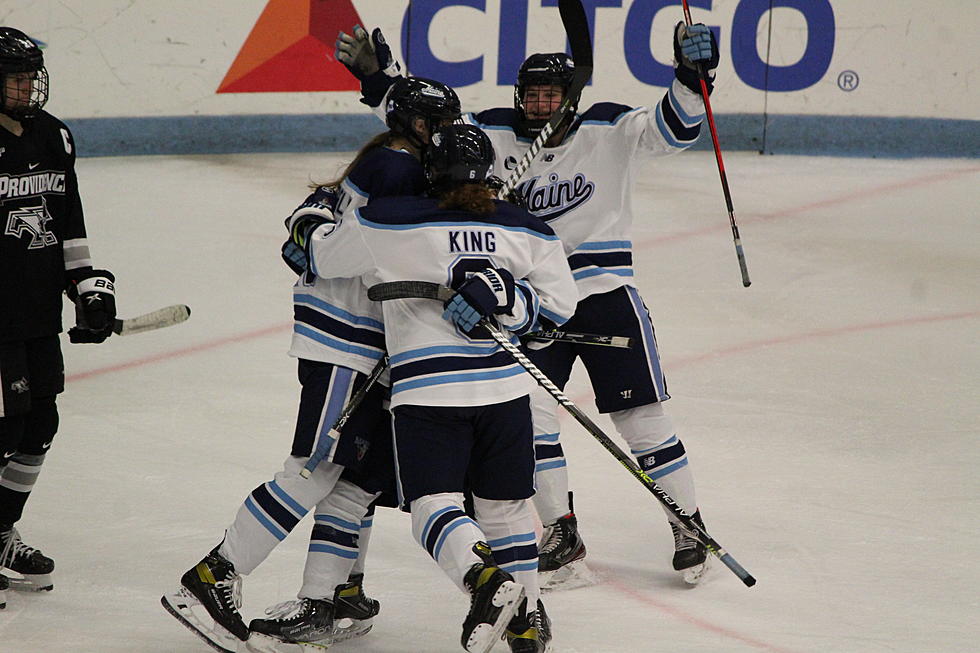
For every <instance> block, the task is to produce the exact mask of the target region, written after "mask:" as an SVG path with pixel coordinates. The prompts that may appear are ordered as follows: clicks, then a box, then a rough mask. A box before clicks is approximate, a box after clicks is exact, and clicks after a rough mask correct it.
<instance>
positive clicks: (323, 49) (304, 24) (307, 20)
mask: <svg viewBox="0 0 980 653" xmlns="http://www.w3.org/2000/svg"><path fill="white" fill-rule="evenodd" d="M359 24H361V18H360V16H358V14H357V10H356V9H355V8H354V5H353V4H352V2H351V0H331V1H330V2H324V1H323V0H270V1H269V3H268V4H267V5H266V6H265V9H264V10H263V11H262V14H261V15H260V16H259V19H258V21H256V23H255V27H253V28H252V31H251V33H249V35H248V38H247V39H245V43H244V44H243V45H242V48H241V50H240V51H239V52H238V56H237V57H236V58H235V61H234V63H232V64H231V68H229V69H228V72H227V74H225V78H224V79H223V80H222V81H221V84H220V85H219V86H218V90H217V92H218V93H270V92H280V93H281V92H286V93H289V92H305V91H357V90H359V89H360V85H359V83H358V81H357V79H355V78H354V76H353V75H351V74H350V72H348V70H347V69H346V68H345V67H344V65H343V64H342V63H340V62H339V61H337V60H336V59H334V56H333V52H334V45H333V44H334V41H336V40H337V32H340V31H344V32H347V33H350V31H351V29H353V27H354V25H359Z"/></svg>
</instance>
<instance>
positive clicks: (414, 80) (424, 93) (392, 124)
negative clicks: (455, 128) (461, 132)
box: [385, 77, 460, 148]
mask: <svg viewBox="0 0 980 653" xmlns="http://www.w3.org/2000/svg"><path fill="white" fill-rule="evenodd" d="M459 114H460V104H459V97H458V96H457V95H456V91H454V90H453V89H451V88H449V87H448V86H446V85H445V84H443V83H442V82H437V81H435V80H433V79H425V78H424V77H403V78H401V79H399V80H398V81H397V82H395V84H394V86H392V88H391V91H390V92H389V93H388V102H387V104H386V105H385V122H386V123H387V124H388V128H389V129H391V130H392V131H394V132H396V133H398V134H400V135H402V136H404V137H405V138H407V139H408V140H409V141H410V142H411V143H413V144H414V145H415V146H416V147H419V148H424V147H425V143H423V142H422V140H421V139H420V138H419V137H418V134H416V133H415V129H413V127H412V122H413V121H414V119H415V118H422V119H423V120H425V123H426V125H427V126H428V128H429V133H430V134H431V133H432V132H433V131H434V129H435V127H436V126H437V125H439V124H440V123H443V122H452V121H454V120H457V119H458V118H459Z"/></svg>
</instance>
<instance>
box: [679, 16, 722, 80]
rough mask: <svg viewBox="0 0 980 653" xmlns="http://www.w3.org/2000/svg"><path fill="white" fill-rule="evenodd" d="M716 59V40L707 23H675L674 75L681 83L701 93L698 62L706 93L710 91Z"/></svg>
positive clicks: (717, 56)
mask: <svg viewBox="0 0 980 653" xmlns="http://www.w3.org/2000/svg"><path fill="white" fill-rule="evenodd" d="M718 60H719V55H718V42H717V41H715V35H714V33H712V31H711V30H710V29H708V26H707V25H705V24H704V23H697V24H696V25H691V26H690V27H688V26H687V25H685V24H684V23H682V22H681V23H677V25H676V26H675V27H674V75H675V76H676V77H677V79H678V80H679V81H680V83H681V84H683V85H684V86H686V87H687V88H689V89H691V90H692V91H694V92H695V93H697V94H698V95H701V81H700V77H699V76H698V64H701V65H702V66H703V67H704V73H705V82H706V83H707V86H708V93H711V90H712V88H714V84H713V82H714V80H715V75H714V73H713V72H712V71H714V69H715V68H717V67H718Z"/></svg>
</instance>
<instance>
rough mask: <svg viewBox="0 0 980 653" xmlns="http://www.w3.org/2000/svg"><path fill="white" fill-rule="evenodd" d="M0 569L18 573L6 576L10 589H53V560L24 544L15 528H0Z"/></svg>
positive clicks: (44, 590)
mask: <svg viewBox="0 0 980 653" xmlns="http://www.w3.org/2000/svg"><path fill="white" fill-rule="evenodd" d="M0 570H6V571H10V572H13V573H15V574H18V576H13V577H8V578H7V581H8V583H9V586H10V588H11V589H14V590H18V591H27V592H42V591H43V592H47V591H50V590H52V589H54V582H53V580H52V573H53V572H54V560H52V559H51V558H49V557H47V556H46V555H44V554H43V553H41V552H40V551H38V550H37V549H35V548H34V547H32V546H27V545H26V544H24V542H23V540H21V539H20V533H18V532H17V529H16V528H8V529H6V530H0Z"/></svg>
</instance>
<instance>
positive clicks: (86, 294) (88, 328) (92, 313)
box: [67, 270, 116, 343]
mask: <svg viewBox="0 0 980 653" xmlns="http://www.w3.org/2000/svg"><path fill="white" fill-rule="evenodd" d="M115 281H116V278H115V277H114V276H112V273H111V272H109V271H108V270H85V271H82V272H79V273H77V274H76V275H75V276H74V278H73V279H72V280H71V281H70V282H69V283H68V289H67V292H68V298H69V299H71V300H72V301H73V302H74V303H75V326H74V327H72V328H71V329H69V330H68V339H69V340H70V341H71V342H73V343H100V342H105V339H106V338H108V337H109V336H111V335H112V325H113V323H114V321H115V319H116V289H115V285H114V283H115Z"/></svg>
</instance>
